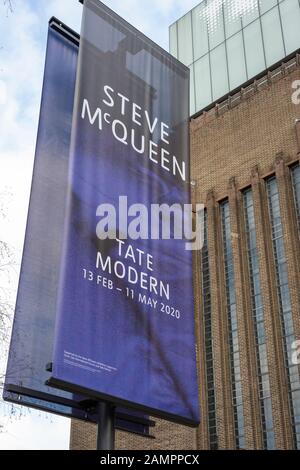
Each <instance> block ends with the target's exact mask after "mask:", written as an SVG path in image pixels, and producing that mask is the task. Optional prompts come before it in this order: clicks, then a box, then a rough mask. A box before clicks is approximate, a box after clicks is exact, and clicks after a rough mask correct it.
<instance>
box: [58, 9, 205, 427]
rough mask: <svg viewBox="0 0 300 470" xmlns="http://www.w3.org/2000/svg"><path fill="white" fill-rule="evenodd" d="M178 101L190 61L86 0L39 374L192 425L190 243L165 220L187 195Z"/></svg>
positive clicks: (184, 130) (183, 106)
mask: <svg viewBox="0 0 300 470" xmlns="http://www.w3.org/2000/svg"><path fill="white" fill-rule="evenodd" d="M188 103H189V71H188V69H187V68H186V67H185V66H184V65H182V64H180V63H179V62H178V61H176V59H174V58H173V57H172V56H170V55H169V54H168V53H167V52H165V51H164V50H162V49H161V48H160V47H159V46H157V45H156V44H154V43H152V42H151V41H150V40H149V39H147V38H145V37H144V36H143V35H142V34H141V33H140V32H138V31H137V30H136V29H134V28H133V27H131V26H130V25H129V24H128V23H126V22H125V21H124V20H122V19H121V18H120V17H118V16H117V15H116V14H114V13H113V12H112V11H111V10H109V9H108V8H107V7H105V6H104V5H103V4H101V3H100V2H98V0H85V2H84V9H83V20H82V31H81V42H80V50H79V62H78V68H77V83H76V92H75V104H74V113H73V125H72V137H71V153H70V167H71V168H70V173H69V187H68V199H67V209H66V214H65V239H64V248H63V253H62V257H61V262H62V264H61V279H60V288H59V300H58V311H57V322H56V333H55V346H54V356H53V371H52V377H51V380H50V382H49V383H50V384H51V385H53V386H55V387H58V388H63V389H65V390H69V391H73V392H79V393H84V394H88V395H89V396H91V397H95V398H97V399H106V400H110V401H112V402H114V403H116V404H121V405H127V406H130V407H133V408H136V409H141V410H144V411H147V412H149V413H151V414H153V415H156V416H160V417H163V418H166V419H171V420H175V421H178V422H181V423H184V424H189V425H196V424H197V423H198V421H199V404H198V386H197V375H196V353H195V337H194V300H193V283H192V254H191V251H190V249H187V245H188V244H187V243H186V240H185V239H184V237H183V236H179V234H178V227H179V225H180V224H178V223H177V224H174V226H173V228H172V229H170V233H168V230H167V228H166V227H168V224H167V222H168V221H169V222H172V221H173V220H175V219H176V220H177V218H178V217H179V216H180V214H181V209H182V206H183V205H184V204H188V203H189V202H190V177H189V172H190V169H189V130H188V117H189V109H188ZM165 222H166V223H165ZM177 222H178V220H177ZM164 223H165V224H164ZM169 226H170V227H172V224H171V223H170V224H169ZM175 232H176V233H175Z"/></svg>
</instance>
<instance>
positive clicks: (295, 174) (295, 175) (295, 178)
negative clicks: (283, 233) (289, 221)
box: [291, 163, 300, 234]
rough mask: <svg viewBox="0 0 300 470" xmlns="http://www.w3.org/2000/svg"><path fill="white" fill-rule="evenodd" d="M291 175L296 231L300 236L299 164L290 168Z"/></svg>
mask: <svg viewBox="0 0 300 470" xmlns="http://www.w3.org/2000/svg"><path fill="white" fill-rule="evenodd" d="M291 174H292V182H293V190H294V199H295V206H296V215H297V222H298V230H299V234H300V165H299V163H298V164H297V165H294V166H293V167H292V168H291Z"/></svg>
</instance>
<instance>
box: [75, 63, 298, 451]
mask: <svg viewBox="0 0 300 470" xmlns="http://www.w3.org/2000/svg"><path fill="white" fill-rule="evenodd" d="M299 59H300V57H299V55H298V54H295V55H293V56H292V57H290V58H289V60H286V61H283V62H282V64H281V65H280V66H279V67H276V68H275V69H273V70H272V71H268V72H266V74H265V75H263V76H261V77H260V78H259V79H258V80H253V81H252V82H250V83H249V84H248V86H247V87H246V88H241V89H240V90H237V91H236V92H235V94H234V95H228V96H227V97H225V98H224V99H222V101H220V102H218V103H217V104H214V105H213V106H212V107H211V108H210V109H209V110H207V111H204V112H200V113H199V114H198V115H197V116H196V117H194V118H192V119H191V125H190V134H191V159H192V179H193V180H194V181H195V186H194V189H193V199H194V202H198V203H204V204H205V207H206V209H205V244H204V248H203V249H202V251H201V252H200V253H198V254H197V255H196V256H195V277H194V279H195V297H196V311H195V316H196V325H197V328H196V330H197V334H198V338H197V339H198V364H199V383H200V387H199V396H200V403H201V412H202V420H201V425H200V427H199V429H197V430H194V429H190V428H187V427H183V426H177V425H175V424H172V423H168V422H164V421H160V420H156V426H155V428H154V429H153V431H152V434H153V435H154V436H155V439H154V440H152V439H145V438H142V437H139V436H134V435H130V434H126V433H122V432H117V436H116V448H117V449H128V448H130V449H210V448H211V449H213V448H219V449H234V448H247V449H266V448H269V449H272V448H278V449H292V448H296V447H298V448H300V382H299V365H294V364H293V363H292V361H291V354H292V343H293V341H294V340H295V339H300V313H299V305H300V289H299V277H300V269H299V267H300V240H299V234H300V165H299V149H300V147H299V146H300V124H298V123H297V119H298V118H299V117H300V104H299V105H297V104H294V103H293V101H292V93H293V92H294V89H293V88H292V84H293V83H294V82H295V80H300V60H299ZM95 439H96V430H95V428H94V427H93V426H91V425H86V424H82V423H79V422H73V423H72V429H71V448H72V449H82V448H84V449H91V448H95V442H96V441H95Z"/></svg>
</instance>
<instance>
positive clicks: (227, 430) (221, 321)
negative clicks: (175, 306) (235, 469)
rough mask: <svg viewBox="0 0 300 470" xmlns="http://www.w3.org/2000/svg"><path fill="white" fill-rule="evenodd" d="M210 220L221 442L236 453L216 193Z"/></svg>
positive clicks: (209, 197)
mask: <svg viewBox="0 0 300 470" xmlns="http://www.w3.org/2000/svg"><path fill="white" fill-rule="evenodd" d="M207 218H208V250H209V269H210V279H211V300H212V304H211V308H212V334H213V349H214V369H215V387H216V390H215V392H216V393H215V396H216V418H217V429H218V441H219V448H220V449H234V448H235V438H234V420H233V409H232V394H231V375H230V365H229V350H228V320H227V313H226V294H225V283H224V262H223V255H222V253H223V246H222V240H221V226H220V216H219V208H218V207H217V205H216V202H215V196H214V193H213V191H210V192H209V193H208V195H207Z"/></svg>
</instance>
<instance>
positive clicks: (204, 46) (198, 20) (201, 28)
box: [192, 2, 208, 60]
mask: <svg viewBox="0 0 300 470" xmlns="http://www.w3.org/2000/svg"><path fill="white" fill-rule="evenodd" d="M192 20H193V38H194V60H197V59H199V57H202V56H203V55H204V54H206V53H207V52H208V30H207V20H206V4H205V2H203V3H201V4H200V5H198V6H197V7H196V8H195V9H194V10H193V11H192Z"/></svg>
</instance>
